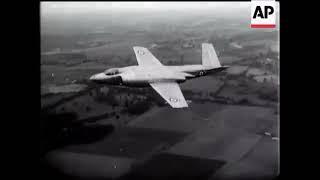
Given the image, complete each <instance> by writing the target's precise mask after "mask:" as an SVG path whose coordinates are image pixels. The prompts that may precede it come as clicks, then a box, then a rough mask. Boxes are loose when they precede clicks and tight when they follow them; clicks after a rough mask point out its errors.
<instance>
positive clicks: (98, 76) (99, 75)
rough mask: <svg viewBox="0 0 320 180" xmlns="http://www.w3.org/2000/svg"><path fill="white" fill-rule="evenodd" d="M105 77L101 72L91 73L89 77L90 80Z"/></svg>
mask: <svg viewBox="0 0 320 180" xmlns="http://www.w3.org/2000/svg"><path fill="white" fill-rule="evenodd" d="M105 78H106V75H105V74H103V73H99V74H95V75H92V76H91V77H90V78H89V79H90V80H91V81H98V80H103V79H105Z"/></svg>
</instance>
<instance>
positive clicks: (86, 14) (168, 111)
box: [40, 2, 280, 180]
mask: <svg viewBox="0 0 320 180" xmlns="http://www.w3.org/2000/svg"><path fill="white" fill-rule="evenodd" d="M177 4H178V3H175V6H173V5H170V6H165V5H159V7H164V8H155V7H149V8H147V7H148V6H146V7H142V6H141V5H140V4H138V5H132V4H130V3H129V5H128V6H125V7H122V6H120V5H117V6H116V5H115V4H114V5H111V3H110V2H109V3H104V4H103V5H102V3H101V4H99V3H91V4H90V3H82V4H81V3H56V2H46V3H44V2H42V3H41V4H40V14H41V16H40V20H41V21H40V27H41V29H40V32H41V34H40V36H41V60H40V63H41V65H40V68H41V117H40V163H41V168H42V169H41V172H42V173H43V174H44V176H47V177H48V178H60V179H61V178H66V179H70V178H71V179H168V178H172V179H210V180H213V179H273V178H274V177H276V176H277V175H278V174H279V172H280V170H279V141H280V137H279V95H278V94H279V86H280V84H279V25H278V23H277V26H276V28H274V29H251V28H250V3H249V2H245V3H241V2H219V3H217V2H216V3H211V4H210V5H208V6H206V5H203V4H204V3H202V5H201V3H199V4H198V5H191V6H188V8H186V7H185V8H181V7H184V6H183V4H178V5H177ZM130 5H131V6H133V7H131V8H130ZM179 7H180V8H179ZM277 13H278V12H277ZM277 18H278V16H277ZM277 21H278V19H277ZM201 43H212V44H213V46H214V48H215V50H216V52H217V55H218V57H219V61H220V63H221V64H222V65H226V66H230V67H229V68H228V69H226V70H225V71H222V72H219V73H216V74H214V75H210V76H205V77H200V78H197V79H194V80H189V81H186V82H184V83H181V84H179V86H180V88H181V91H182V93H183V94H184V97H185V99H186V100H187V102H188V106H189V107H188V108H182V109H174V108H171V107H170V106H169V105H168V104H167V103H166V102H165V100H164V99H163V98H161V96H160V95H159V94H158V93H156V92H155V91H154V90H153V89H152V88H151V87H149V88H148V87H145V88H128V87H123V86H111V85H103V84H95V83H92V82H91V81H89V77H90V76H91V75H92V74H95V73H99V72H103V71H104V70H106V69H108V68H112V67H124V66H131V65H137V60H136V57H135V54H134V51H133V48H132V47H133V46H142V47H145V48H148V49H149V50H150V52H152V54H153V55H155V56H156V57H157V58H158V59H159V60H160V61H161V63H162V64H164V65H190V64H200V63H201Z"/></svg>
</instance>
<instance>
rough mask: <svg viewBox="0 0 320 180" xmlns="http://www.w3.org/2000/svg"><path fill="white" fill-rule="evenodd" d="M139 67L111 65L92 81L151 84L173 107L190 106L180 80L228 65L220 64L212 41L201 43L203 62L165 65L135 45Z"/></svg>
mask: <svg viewBox="0 0 320 180" xmlns="http://www.w3.org/2000/svg"><path fill="white" fill-rule="evenodd" d="M133 50H134V53H135V55H136V59H137V61H138V65H137V66H127V67H122V68H111V69H107V70H105V71H104V72H101V73H98V74H95V75H93V76H91V77H90V80H91V81H93V82H96V83H103V84H109V85H121V86H128V87H150V86H151V87H152V88H153V89H154V90H155V91H157V92H158V93H159V94H160V95H161V96H162V98H164V99H165V100H166V101H167V102H168V103H169V104H170V105H171V107H173V108H185V107H188V103H187V102H186V100H185V98H184V96H183V94H182V92H181V89H180V87H179V83H183V82H185V81H186V80H188V79H193V78H197V77H201V76H205V75H209V74H213V73H216V72H219V71H222V70H225V69H226V68H228V66H221V64H220V62H219V60H218V56H217V54H216V52H215V50H214V47H213V45H212V44H209V43H202V64H199V65H182V66H166V65H163V64H162V63H161V62H160V61H159V60H158V59H157V58H156V57H155V56H154V55H152V53H151V52H150V51H149V50H148V49H147V48H144V47H139V46H134V47H133Z"/></svg>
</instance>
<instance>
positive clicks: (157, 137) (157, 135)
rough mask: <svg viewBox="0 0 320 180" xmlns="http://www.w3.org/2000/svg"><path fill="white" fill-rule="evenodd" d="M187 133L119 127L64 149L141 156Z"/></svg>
mask: <svg viewBox="0 0 320 180" xmlns="http://www.w3.org/2000/svg"><path fill="white" fill-rule="evenodd" d="M186 135H187V134H186V133H181V132H173V131H164V130H155V129H145V128H128V127H126V128H121V129H118V130H116V131H115V132H114V133H113V134H111V135H110V136H108V137H106V138H104V139H103V140H101V141H99V142H95V143H91V144H85V145H71V146H68V147H66V148H64V150H65V151H71V152H78V153H88V154H99V155H109V156H119V157H129V158H141V157H143V156H145V155H148V154H150V153H152V152H154V151H158V150H164V149H167V148H168V147H170V146H172V145H173V144H176V143H177V142H179V141H181V140H182V139H183V138H184V137H185V136H186Z"/></svg>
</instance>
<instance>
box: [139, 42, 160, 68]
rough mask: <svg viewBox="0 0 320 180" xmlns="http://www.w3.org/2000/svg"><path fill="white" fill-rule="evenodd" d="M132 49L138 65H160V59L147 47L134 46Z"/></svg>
mask: <svg viewBox="0 0 320 180" xmlns="http://www.w3.org/2000/svg"><path fill="white" fill-rule="evenodd" d="M133 50H134V53H135V54H136V58H137V61H138V64H139V65H140V66H162V64H161V63H160V61H159V60H158V59H157V58H156V57H154V56H153V55H152V54H151V52H150V51H149V50H148V49H147V48H144V47H138V46H134V47H133Z"/></svg>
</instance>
